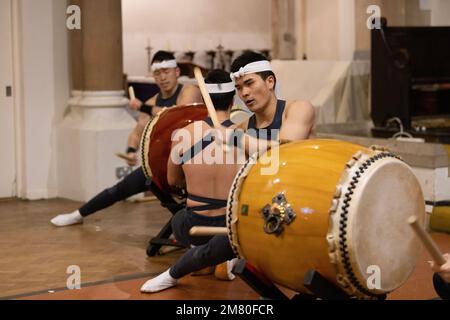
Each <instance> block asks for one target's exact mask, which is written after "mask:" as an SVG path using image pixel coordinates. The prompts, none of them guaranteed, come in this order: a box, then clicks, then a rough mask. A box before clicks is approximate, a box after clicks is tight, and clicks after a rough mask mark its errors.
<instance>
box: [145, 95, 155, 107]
mask: <svg viewBox="0 0 450 320" xmlns="http://www.w3.org/2000/svg"><path fill="white" fill-rule="evenodd" d="M157 95H158V94H155V95H154V96H153V97H151V98H150V99H148V100H147V101H145V104H148V105H149V106H155V105H156V96H157Z"/></svg>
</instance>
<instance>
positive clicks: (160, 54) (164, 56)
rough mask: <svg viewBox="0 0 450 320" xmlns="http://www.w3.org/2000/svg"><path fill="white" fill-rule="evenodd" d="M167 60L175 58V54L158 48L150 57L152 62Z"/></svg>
mask: <svg viewBox="0 0 450 320" xmlns="http://www.w3.org/2000/svg"><path fill="white" fill-rule="evenodd" d="M167 60H175V56H174V55H173V53H172V52H169V51H164V50H159V51H157V52H156V53H155V55H154V56H153V58H152V64H153V63H155V62H162V61H167Z"/></svg>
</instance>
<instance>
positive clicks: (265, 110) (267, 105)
mask: <svg viewBox="0 0 450 320" xmlns="http://www.w3.org/2000/svg"><path fill="white" fill-rule="evenodd" d="M231 71H232V73H231V78H232V80H234V82H235V86H236V89H237V92H238V94H239V97H240V98H241V100H242V101H243V102H244V103H245V104H246V106H247V107H248V108H249V109H250V111H252V112H253V113H254V115H253V116H252V117H251V118H250V119H249V120H247V121H245V122H244V123H243V124H242V125H240V128H243V129H253V130H251V132H252V134H253V136H249V135H247V134H245V135H240V136H241V138H242V139H240V140H241V141H239V142H238V143H237V144H236V145H240V146H241V147H244V148H245V150H246V151H247V152H246V153H247V154H248V150H249V145H250V143H254V142H255V140H256V139H258V138H261V139H263V138H265V139H271V140H275V142H276V143H278V141H296V140H304V139H308V138H309V136H310V134H311V132H312V129H313V126H314V108H313V106H312V105H311V104H310V103H309V102H303V101H290V102H286V101H283V100H278V98H277V97H276V95H275V84H276V77H275V74H274V73H273V71H272V68H271V65H270V62H269V61H267V58H266V57H264V56H263V55H261V54H259V53H256V52H246V53H244V54H242V55H241V56H239V57H238V58H236V60H235V61H234V62H233V63H232V65H231ZM219 130H220V131H221V133H220V134H219V135H218V136H222V137H224V142H225V143H227V144H228V145H229V146H231V145H235V141H232V140H234V139H235V138H234V137H233V134H232V132H231V131H232V130H227V129H226V128H221V129H219ZM271 130H275V132H279V134H276V135H275V136H272V135H271V133H272V132H274V131H271ZM248 132H249V133H250V131H248ZM255 133H256V134H255ZM238 136H239V135H238ZM232 137H233V138H232ZM244 138H245V139H244ZM230 142H232V143H230ZM258 145H259V144H258ZM262 151H264V150H262ZM212 167H215V166H212ZM214 172H215V171H214V170H209V171H207V172H205V171H204V172H202V171H199V172H198V173H197V176H196V177H195V179H196V180H197V181H204V182H202V184H206V181H214V179H215V178H213V177H215V176H216V175H217V174H219V173H214ZM189 177H190V176H189V175H187V176H186V181H187V183H188V186H189ZM233 177H234V174H233ZM179 179H180V181H179V182H181V177H180V178H179ZM232 182H233V179H227V180H223V181H220V180H216V183H217V185H218V186H219V185H220V188H225V189H226V190H229V189H230V187H231V185H232ZM209 188H211V187H209ZM211 189H212V188H211ZM205 190H208V189H205ZM188 191H189V188H188ZM226 196H227V194H224V195H223V197H224V198H222V199H225V197H226ZM183 228H185V231H184V232H185V234H187V232H188V231H187V230H189V229H190V228H189V225H188V224H186V225H184V226H183ZM188 228H189V229H188ZM176 238H177V235H176ZM177 239H178V238H177ZM233 258H235V255H234V252H233V250H232V248H231V246H230V243H229V241H228V237H227V236H223V235H216V236H214V237H212V238H211V240H209V241H208V242H207V243H205V244H202V245H199V246H196V247H194V248H191V249H189V251H188V252H187V253H186V254H185V255H184V256H182V257H181V258H180V260H178V262H177V263H176V264H175V265H174V266H173V267H172V268H170V269H169V270H167V271H165V272H164V273H162V274H160V275H159V276H157V277H156V278H154V279H151V280H149V281H147V282H146V283H145V284H144V285H143V286H142V288H141V291H142V292H158V291H161V290H164V289H166V288H169V287H172V286H174V285H176V283H177V281H178V279H180V278H182V277H183V276H185V275H187V274H189V273H191V272H195V271H198V270H201V269H204V268H206V267H209V266H215V265H219V264H222V263H224V262H226V261H230V260H232V259H233Z"/></svg>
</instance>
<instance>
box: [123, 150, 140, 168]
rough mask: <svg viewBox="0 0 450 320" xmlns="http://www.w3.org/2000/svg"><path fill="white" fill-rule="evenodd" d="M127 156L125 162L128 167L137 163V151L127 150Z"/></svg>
mask: <svg viewBox="0 0 450 320" xmlns="http://www.w3.org/2000/svg"><path fill="white" fill-rule="evenodd" d="M127 157H129V158H130V160H126V161H127V164H128V165H129V166H130V167H134V166H135V165H136V164H137V161H138V157H137V153H136V152H128V153H127Z"/></svg>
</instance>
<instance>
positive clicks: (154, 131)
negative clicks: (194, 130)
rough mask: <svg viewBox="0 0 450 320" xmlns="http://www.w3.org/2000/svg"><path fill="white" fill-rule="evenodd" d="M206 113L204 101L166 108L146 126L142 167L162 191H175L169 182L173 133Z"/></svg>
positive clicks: (142, 147) (142, 144) (204, 116)
mask: <svg viewBox="0 0 450 320" xmlns="http://www.w3.org/2000/svg"><path fill="white" fill-rule="evenodd" d="M207 116H208V110H207V109H206V106H205V105H204V104H201V103H194V104H189V105H184V106H176V107H171V108H164V109H163V110H161V111H160V112H159V113H158V115H156V116H155V117H154V118H153V119H152V120H151V121H150V122H149V123H148V124H147V126H146V127H145V129H144V132H143V135H142V140H141V153H142V154H141V156H142V168H143V171H144V174H145V175H146V176H147V178H149V179H151V180H152V183H154V184H155V185H156V186H157V187H158V188H159V189H160V190H161V191H163V192H170V191H172V189H171V188H170V186H169V184H168V182H167V161H168V159H169V156H170V150H171V147H172V140H171V138H172V133H173V132H174V131H175V130H177V129H181V128H184V127H185V126H187V125H189V124H190V123H192V122H194V121H199V120H203V119H205V118H206V117H207Z"/></svg>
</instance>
